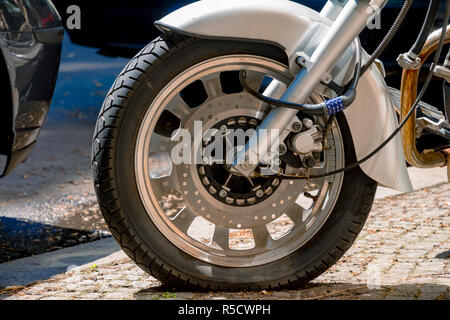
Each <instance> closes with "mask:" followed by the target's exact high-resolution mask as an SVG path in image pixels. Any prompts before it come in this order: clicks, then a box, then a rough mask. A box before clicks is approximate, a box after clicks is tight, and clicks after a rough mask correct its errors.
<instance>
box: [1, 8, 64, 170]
mask: <svg viewBox="0 0 450 320" xmlns="http://www.w3.org/2000/svg"><path fill="white" fill-rule="evenodd" d="M62 36H63V29H62V22H61V19H60V17H59V15H58V13H57V12H56V10H55V8H54V6H53V5H52V4H51V2H50V1H47V0H36V1H11V0H10V1H2V2H0V50H1V53H2V57H1V58H2V63H3V64H4V66H5V67H6V70H7V73H8V76H9V86H10V90H11V91H10V97H9V100H10V101H9V102H10V103H9V104H4V105H2V106H1V112H2V114H3V115H4V116H3V120H2V122H1V124H2V127H1V128H0V133H1V138H2V139H3V140H2V143H1V144H2V147H1V153H2V154H4V155H6V156H7V157H8V160H7V164H6V167H5V168H4V171H3V173H1V172H0V174H2V176H5V175H7V174H8V173H10V172H11V171H12V170H13V169H14V167H16V166H17V165H18V164H19V163H21V162H23V161H24V160H26V158H27V156H28V155H29V153H30V152H31V149H32V148H33V146H34V145H35V143H36V141H37V138H38V135H39V131H40V128H41V127H42V125H43V124H44V121H45V118H46V115H47V112H48V110H49V106H50V103H51V98H52V95H53V90H54V87H55V82H56V78H57V73H58V69H59V60H60V55H61V41H62ZM3 71H5V70H3ZM3 86H5V83H3ZM6 118H8V119H6ZM0 169H1V168H0Z"/></svg>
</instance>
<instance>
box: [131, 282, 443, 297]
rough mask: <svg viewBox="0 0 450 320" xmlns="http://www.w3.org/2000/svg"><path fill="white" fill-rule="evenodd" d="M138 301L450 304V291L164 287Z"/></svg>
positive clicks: (421, 287)
mask: <svg viewBox="0 0 450 320" xmlns="http://www.w3.org/2000/svg"><path fill="white" fill-rule="evenodd" d="M134 298H135V299H137V300H175V299H180V300H335V299H336V300H342V299H345V300H349V299H350V300H448V299H450V287H448V286H445V285H437V284H429V283H412V284H400V285H389V286H381V287H379V288H372V289H371V288H368V287H367V286H366V285H357V284H345V283H335V284H329V283H324V284H320V283H317V284H308V285H307V286H306V287H305V288H303V289H299V290H283V291H261V292H209V293H201V292H179V291H172V290H168V289H167V288H166V287H164V286H160V287H152V288H149V289H145V290H141V291H139V292H137V293H135V294H134Z"/></svg>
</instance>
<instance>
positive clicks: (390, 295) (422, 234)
mask: <svg viewBox="0 0 450 320" xmlns="http://www.w3.org/2000/svg"><path fill="white" fill-rule="evenodd" d="M449 195H450V184H442V185H439V186H436V187H433V188H427V189H426V192H425V191H424V190H422V191H418V192H415V193H412V194H405V195H398V196H393V197H390V198H385V199H380V200H377V201H376V202H375V203H374V207H373V210H372V212H371V214H370V215H369V218H368V220H367V223H366V225H365V227H364V229H363V231H362V232H361V234H360V236H359V237H358V239H357V241H356V242H355V244H354V246H353V247H352V248H351V249H350V250H349V251H348V252H347V253H346V254H345V255H344V257H342V258H341V259H340V261H339V262H338V263H337V264H336V265H334V266H333V267H332V268H330V269H329V270H328V271H327V272H326V273H325V274H323V275H321V276H320V277H318V278H317V279H315V280H314V281H313V282H312V284H313V285H314V287H313V288H307V289H302V290H290V291H281V292H267V291H266V292H265V293H195V292H190V293H189V292H177V293H174V294H173V295H167V294H165V292H164V291H162V290H161V289H160V286H161V283H160V282H159V281H157V280H156V279H154V278H152V277H151V276H149V275H147V274H146V273H145V272H144V271H143V270H141V269H140V268H139V267H137V266H136V265H135V264H134V263H133V262H132V261H131V260H129V259H128V258H127V259H119V260H117V261H114V262H111V263H109V264H107V265H99V266H98V267H97V272H94V273H93V272H92V270H90V269H89V268H88V267H87V268H85V269H81V270H77V271H76V272H68V273H65V274H63V275H61V276H60V277H57V278H54V279H49V280H47V281H44V282H41V283H37V284H34V285H30V286H29V287H27V288H23V289H20V288H19V289H17V290H9V291H8V290H3V291H2V290H0V299H8V300H39V299H89V300H91V299H112V300H114V299H149V300H154V299H330V300H334V299H359V300H365V299H371V300H373V299H388V300H395V299H401V300H405V299H409V300H413V299H423V300H434V299H450V260H449V258H450V257H447V258H445V257H444V256H445V253H446V252H449V251H450V236H449V233H450V201H449V200H448V199H449V198H450V197H449ZM441 255H443V258H438V257H439V256H441ZM378 273H379V274H378Z"/></svg>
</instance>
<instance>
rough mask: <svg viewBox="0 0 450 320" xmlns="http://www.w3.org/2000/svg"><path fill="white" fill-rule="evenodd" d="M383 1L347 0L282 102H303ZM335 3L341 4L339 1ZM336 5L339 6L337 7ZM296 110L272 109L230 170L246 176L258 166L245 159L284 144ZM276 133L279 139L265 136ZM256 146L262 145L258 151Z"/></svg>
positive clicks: (327, 9)
mask: <svg viewBox="0 0 450 320" xmlns="http://www.w3.org/2000/svg"><path fill="white" fill-rule="evenodd" d="M386 2H387V1H386V0H383V1H382V0H372V1H369V0H360V1H357V0H348V1H347V3H346V5H345V6H344V8H343V9H342V11H341V12H340V13H339V15H338V16H337V18H336V20H335V21H334V23H333V25H332V26H331V28H330V30H329V31H328V33H327V35H326V36H325V38H324V39H323V40H322V41H321V43H320V45H319V46H318V47H317V48H316V50H315V51H314V53H313V55H312V56H311V59H310V62H311V67H310V68H309V69H308V70H307V69H302V70H301V71H300V72H299V73H298V74H297V76H296V77H295V78H294V80H293V82H292V83H291V85H290V86H289V88H288V89H287V90H286V92H285V93H284V95H283V96H282V97H281V99H282V100H285V101H290V102H295V103H304V102H305V101H306V99H307V98H308V97H309V96H310V95H311V93H312V92H313V91H314V89H315V88H316V87H317V85H319V83H320V80H321V77H322V75H323V74H326V73H327V72H328V71H330V70H331V69H332V68H333V67H334V66H335V65H336V63H337V62H338V61H339V58H340V57H341V55H342V54H343V53H344V52H345V50H347V48H348V47H349V46H350V44H351V43H352V42H353V41H354V39H355V38H356V37H357V36H358V35H359V34H360V33H361V31H362V30H363V29H364V28H365V27H366V25H367V24H368V23H369V22H370V21H371V18H373V16H374V15H375V13H376V12H374V10H373V8H372V5H378V6H380V7H382V6H383V5H384V4H385V3H386ZM339 3H342V1H340V2H339ZM337 6H339V4H337ZM338 10H339V8H335V9H333V8H331V6H328V4H327V5H326V6H325V7H324V10H323V12H324V14H327V12H328V14H330V15H331V16H332V15H335V14H336V13H337V11H338ZM297 113H298V111H297V110H294V109H289V108H281V107H280V108H276V109H274V110H272V111H271V112H270V113H269V115H268V116H267V117H266V118H265V119H264V121H263V123H262V124H261V125H260V127H259V128H258V130H257V132H256V133H255V134H254V135H253V136H252V137H251V138H250V140H249V141H248V143H247V144H246V146H245V148H244V149H243V150H242V151H240V152H239V153H238V154H237V156H236V159H235V162H234V165H233V169H234V170H236V171H238V172H239V173H241V174H244V175H246V176H249V175H250V174H252V173H253V171H254V170H255V168H256V167H257V166H258V164H255V163H248V159H258V160H259V161H261V160H262V159H265V158H266V156H267V153H268V151H269V150H277V149H278V146H275V144H276V143H279V142H281V141H284V140H285V138H286V137H287V135H288V134H289V130H288V125H289V124H290V123H291V122H292V119H294V118H295V116H296V114H297ZM272 130H279V132H280V134H279V136H277V137H276V139H273V138H274V135H271V134H267V132H272ZM260 146H264V148H262V149H263V150H259V149H261V148H260Z"/></svg>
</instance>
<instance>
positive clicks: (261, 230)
mask: <svg viewBox="0 0 450 320" xmlns="http://www.w3.org/2000/svg"><path fill="white" fill-rule="evenodd" d="M252 232H253V240H255V249H258V248H267V247H270V246H271V245H272V243H273V240H272V238H271V237H270V234H269V231H268V230H267V227H266V226H260V227H257V228H254V229H252Z"/></svg>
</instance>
